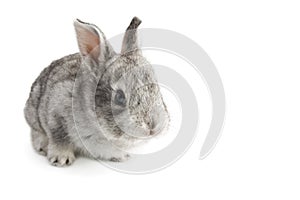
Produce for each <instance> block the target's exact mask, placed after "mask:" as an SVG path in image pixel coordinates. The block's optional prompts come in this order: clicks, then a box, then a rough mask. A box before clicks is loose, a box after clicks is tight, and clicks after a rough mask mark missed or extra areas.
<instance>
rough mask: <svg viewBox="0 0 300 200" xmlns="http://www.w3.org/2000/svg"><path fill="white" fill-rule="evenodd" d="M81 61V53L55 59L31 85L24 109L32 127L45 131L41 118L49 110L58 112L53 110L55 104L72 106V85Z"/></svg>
mask: <svg viewBox="0 0 300 200" xmlns="http://www.w3.org/2000/svg"><path fill="white" fill-rule="evenodd" d="M80 63H81V56H80V54H79V53H75V54H71V55H68V56H65V57H63V58H61V59H58V60H55V61H53V62H52V63H51V64H50V65H49V66H48V67H47V68H45V69H44V70H43V71H42V72H41V73H40V75H39V76H38V78H37V79H36V80H35V82H34V83H33V84H32V86H31V91H30V96H29V98H28V100H27V102H26V106H25V110H24V111H25V117H26V120H27V122H28V124H29V125H30V126H31V128H33V129H34V130H37V131H39V132H44V127H43V125H42V124H43V123H42V119H41V118H43V117H47V115H49V114H50V113H48V112H56V111H55V110H53V108H55V105H54V104H60V106H59V107H57V108H58V109H61V107H62V106H67V107H69V106H71V105H69V104H70V101H71V98H72V93H71V92H72V86H73V83H74V81H75V77H76V73H77V70H78V68H79V66H80ZM58 90H59V91H58ZM58 95H59V96H58ZM54 114H55V113H54ZM50 115H51V114H50ZM46 120H48V119H46Z"/></svg>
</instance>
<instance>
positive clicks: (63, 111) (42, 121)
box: [24, 17, 169, 166]
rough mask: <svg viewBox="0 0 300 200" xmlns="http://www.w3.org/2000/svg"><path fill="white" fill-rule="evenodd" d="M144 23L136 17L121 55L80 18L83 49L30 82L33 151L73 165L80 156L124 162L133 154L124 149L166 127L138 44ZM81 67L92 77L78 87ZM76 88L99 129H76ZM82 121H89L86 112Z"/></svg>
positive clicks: (28, 105) (154, 84)
mask: <svg viewBox="0 0 300 200" xmlns="http://www.w3.org/2000/svg"><path fill="white" fill-rule="evenodd" d="M140 23H141V21H140V20H139V19H138V18H136V17H135V18H133V19H132V21H131V23H130V25H129V27H128V28H127V30H126V33H125V35H124V39H123V44H122V51H121V53H120V54H117V53H115V52H114V50H113V49H112V47H111V45H110V44H109V42H108V41H107V40H106V39H105V36H104V34H103V33H102V32H101V31H100V30H99V29H98V28H97V27H96V26H95V25H93V24H89V23H85V22H82V21H80V20H76V21H75V22H74V26H75V30H76V35H77V41H78V46H79V50H80V53H76V54H72V55H68V56H65V57H63V58H61V59H59V60H56V61H54V62H52V63H51V64H50V66H48V67H47V68H45V69H44V70H43V71H42V72H41V74H40V75H39V77H38V78H37V79H36V80H35V82H34V83H33V84H32V87H31V91H30V96H29V99H28V100H27V102H26V106H25V109H24V112H25V118H26V120H27V122H28V124H29V126H30V127H31V138H32V144H33V147H34V149H35V150H36V151H37V152H38V153H40V154H42V155H45V156H47V158H48V160H49V162H50V163H51V164H52V165H55V166H67V165H70V164H72V163H73V162H74V161H75V157H76V156H78V155H83V156H88V157H93V158H95V159H101V160H110V161H124V160H126V159H128V157H129V155H128V154H127V153H126V151H125V150H126V149H128V148H130V147H132V146H134V145H136V144H138V143H140V142H141V141H145V140H147V139H149V137H150V136H151V137H152V136H154V135H158V134H160V133H162V132H163V131H164V130H166V128H167V127H168V123H169V114H168V112H167V109H166V106H165V104H164V102H163V99H162V96H161V93H160V90H159V86H158V84H157V81H156V78H155V75H154V72H153V69H152V67H151V65H150V64H149V62H147V60H146V59H145V58H144V57H143V56H142V53H141V51H140V50H139V48H138V42H137V31H136V29H137V27H138V26H139V25H140ZM81 67H85V68H86V69H87V72H88V73H90V74H91V75H92V77H94V79H93V80H92V79H91V80H86V81H82V82H81V85H79V87H77V88H74V82H75V80H80V79H81V78H82V77H81V75H80V74H79V73H78V70H80V68H81ZM93 84H94V85H96V86H95V87H96V92H95V90H94V88H93V87H92V85H93ZM74 92H75V93H76V95H79V97H82V99H88V101H85V106H87V108H84V109H87V110H90V111H91V112H94V113H96V116H97V119H98V122H97V123H99V125H100V127H101V131H99V133H97V134H94V133H90V132H89V131H84V132H82V131H81V132H78V131H77V130H76V127H75V124H74V116H73V113H74V109H75V111H78V110H80V109H81V108H78V107H74V106H73V104H72V98H73V97H74ZM117 93H118V95H119V96H120V95H121V97H119V98H118V97H116V95H117ZM80 95H81V96H80ZM86 102H92V103H86ZM120 102H121V103H124V105H121V104H120ZM93 105H95V107H93ZM79 120H81V122H82V123H83V124H86V125H87V126H88V125H89V122H86V121H85V118H84V116H82V118H80V119H79Z"/></svg>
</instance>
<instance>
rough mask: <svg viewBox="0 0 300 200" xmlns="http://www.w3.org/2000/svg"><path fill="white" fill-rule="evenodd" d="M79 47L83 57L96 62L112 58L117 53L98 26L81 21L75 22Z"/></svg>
mask: <svg viewBox="0 0 300 200" xmlns="http://www.w3.org/2000/svg"><path fill="white" fill-rule="evenodd" d="M74 27H75V31H76V35H77V42H78V47H79V51H80V53H81V55H82V56H83V57H86V58H90V59H92V60H93V61H95V62H101V61H105V60H107V59H109V58H110V57H112V56H113V55H114V54H115V52H114V50H113V49H112V47H111V46H110V44H109V43H108V41H106V39H105V36H104V34H103V33H102V32H101V31H100V30H99V29H98V27H97V26H95V25H93V24H89V23H85V22H83V21H81V20H79V19H77V20H75V21H74Z"/></svg>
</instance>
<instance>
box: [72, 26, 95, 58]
mask: <svg viewBox="0 0 300 200" xmlns="http://www.w3.org/2000/svg"><path fill="white" fill-rule="evenodd" d="M77 38H78V45H79V50H80V52H81V54H82V55H83V56H88V55H89V56H91V57H93V59H97V58H98V57H99V55H100V48H99V45H100V39H99V36H98V34H97V33H95V32H94V31H93V30H89V29H88V28H83V27H77Z"/></svg>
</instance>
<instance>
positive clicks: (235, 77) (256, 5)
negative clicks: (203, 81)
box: [0, 0, 300, 199]
mask: <svg viewBox="0 0 300 200" xmlns="http://www.w3.org/2000/svg"><path fill="white" fill-rule="evenodd" d="M0 4H1V5H0V17H1V22H0V24H1V32H0V53H1V64H0V65H1V72H0V81H1V84H0V89H1V100H0V101H1V103H0V111H1V114H0V117H1V125H2V128H1V139H0V152H1V155H0V156H1V165H0V180H1V181H0V184H1V185H0V188H1V192H0V199H17V198H18V199H21V198H22V199H25V198H26V199H27V198H28V199H62V198H64V199H88V198H93V199H109V198H113V199H121V198H122V199H124V198H125V199H175V198H176V199H183V198H185V199H299V198H300V194H299V193H300V192H299V184H300V181H299V178H300V161H299V159H300V156H299V154H300V145H299V143H300V136H299V134H300V132H299V130H300V128H299V119H300V114H299V113H300V106H299V103H300V95H299V86H300V79H299V72H300V70H299V68H300V65H299V64H300V59H299V52H300V28H299V27H300V26H299V19H300V12H299V9H300V6H299V5H298V1H296V0H295V1H289V0H284V1H283V0H282V1H274V0H273V1H266V0H257V1H256V0H252V1H241V0H236V1H233V0H229V1H216V0H211V1H194V2H189V1H187V0H186V1H180V2H176V1H162V0H160V1H155V0H151V1H144V2H142V1H120V2H114V1H109V0H107V1H103V0H101V1H100V0H98V1H88V0H85V1H81V2H76V3H75V2H74V1H69V2H66V1H64V2H62V1H55V0H52V1H49V2H47V3H46V2H44V1H29V0H27V1H14V0H11V1H6V3H4V2H3V1H2V2H1V3H0ZM133 16H138V17H140V18H141V19H142V20H143V23H142V25H141V27H145V28H164V29H170V30H174V31H177V32H180V33H182V34H184V35H186V36H187V37H189V38H191V39H193V40H194V41H196V42H197V43H198V44H199V45H200V46H202V47H203V48H204V49H205V51H206V52H207V53H208V54H209V55H210V57H211V58H212V60H213V61H214V63H215V64H216V66H217V68H218V71H219V73H220V75H221V77H222V80H223V83H224V87H225V92H226V97H227V114H226V122H225V127H224V130H223V133H222V137H221V139H220V141H219V143H218V144H217V146H216V148H215V149H214V151H213V152H212V153H211V154H210V155H209V156H208V157H207V158H206V159H205V160H201V161H199V160H198V156H199V152H200V148H201V142H202V141H203V138H204V137H205V135H203V134H204V133H205V131H200V132H201V133H199V135H198V137H197V138H196V140H195V142H194V144H193V145H192V147H191V148H190V150H189V151H188V152H187V153H186V154H185V155H184V156H183V157H182V158H181V159H180V160H179V161H178V162H176V163H175V164H174V165H172V166H171V167H169V168H167V169H165V170H163V171H160V172H157V173H153V174H147V175H128V174H122V173H118V172H115V171H112V170H110V169H107V168H105V167H104V166H102V165H100V164H98V163H97V162H95V161H92V160H87V159H79V160H77V161H76V162H75V163H74V165H73V166H71V167H69V168H55V167H52V166H50V165H48V163H47V161H46V159H45V158H44V157H42V156H39V155H37V154H35V153H34V152H33V150H32V148H31V146H30V137H29V127H28V126H27V125H26V123H25V120H24V117H23V107H24V104H25V101H26V99H27V97H28V94H29V89H30V86H31V83H32V82H33V81H34V79H35V78H36V77H37V75H38V74H39V72H40V71H41V70H42V69H43V68H44V67H45V66H47V65H48V64H49V63H50V62H51V61H52V60H54V59H57V58H60V57H62V56H64V55H67V54H69V53H73V52H76V51H77V44H76V41H75V36H74V30H73V26H72V21H73V19H75V18H80V19H82V20H86V21H89V22H93V23H95V24H97V25H98V26H99V27H100V28H101V29H102V30H103V31H104V32H105V34H106V35H107V37H110V36H114V35H116V34H119V33H121V32H123V31H124V29H125V28H126V27H127V25H128V23H129V22H130V20H131V18H132V17H133ZM204 129H205V127H204Z"/></svg>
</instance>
